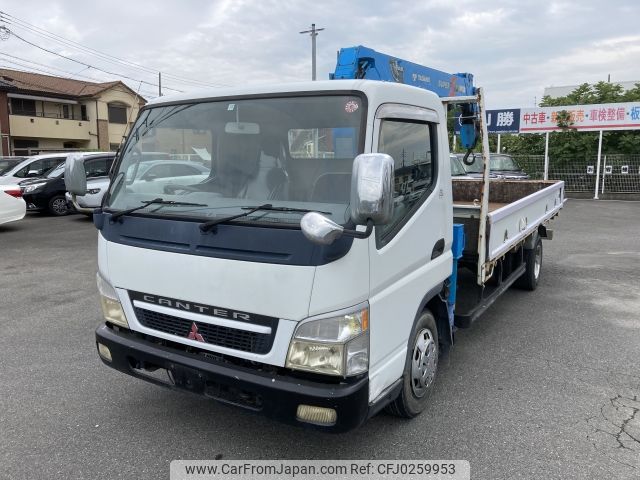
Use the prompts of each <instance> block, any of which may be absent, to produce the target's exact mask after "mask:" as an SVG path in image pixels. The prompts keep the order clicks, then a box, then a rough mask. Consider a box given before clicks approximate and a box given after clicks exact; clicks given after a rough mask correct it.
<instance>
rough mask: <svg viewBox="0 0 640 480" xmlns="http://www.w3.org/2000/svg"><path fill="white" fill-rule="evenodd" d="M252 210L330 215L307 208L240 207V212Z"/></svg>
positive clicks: (269, 205) (329, 213) (268, 205)
mask: <svg viewBox="0 0 640 480" xmlns="http://www.w3.org/2000/svg"><path fill="white" fill-rule="evenodd" d="M254 208H257V209H258V210H269V211H272V212H298V213H309V212H318V213H324V214H325V215H331V212H323V211H321V210H309V209H308V208H291V207H274V206H273V205H271V204H267V205H260V206H259V207H242V209H241V210H253V209H254Z"/></svg>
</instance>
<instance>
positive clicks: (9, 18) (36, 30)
mask: <svg viewBox="0 0 640 480" xmlns="http://www.w3.org/2000/svg"><path fill="white" fill-rule="evenodd" d="M0 20H2V21H4V22H6V23H9V24H12V25H14V26H16V27H19V28H23V29H25V30H27V31H29V32H30V33H33V34H35V35H38V36H40V37H44V38H47V39H49V40H54V41H56V42H58V43H60V44H63V45H65V46H67V47H71V48H75V49H77V50H80V51H83V52H85V53H88V54H90V55H93V56H95V57H99V58H101V59H102V60H104V61H107V62H110V63H112V64H121V65H125V66H127V67H129V68H134V69H137V70H141V71H144V72H146V73H150V74H154V75H155V74H157V73H158V70H157V69H152V68H150V67H146V66H144V65H140V64H138V63H135V62H132V61H129V60H125V59H122V58H118V57H116V56H114V55H110V54H108V53H104V52H101V51H99V50H96V49H94V48H91V47H87V46H85V45H82V44H80V43H78V42H74V41H73V40H69V39H67V38H64V37H61V36H60V35H57V34H55V33H52V32H49V31H47V30H45V29H43V28H40V27H38V26H36V25H33V24H30V23H28V22H26V21H24V20H21V19H19V18H17V17H15V16H13V15H11V14H8V13H6V12H2V11H0ZM161 73H162V75H163V76H164V77H168V78H173V79H175V80H174V81H179V82H181V83H187V84H192V85H195V86H201V87H220V86H229V85H226V84H222V83H208V82H203V81H200V80H193V79H189V78H185V77H181V76H179V75H173V74H170V73H166V72H161Z"/></svg>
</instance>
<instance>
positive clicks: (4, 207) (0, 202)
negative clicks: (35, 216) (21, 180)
mask: <svg viewBox="0 0 640 480" xmlns="http://www.w3.org/2000/svg"><path fill="white" fill-rule="evenodd" d="M26 212H27V204H26V203H25V202H24V200H23V198H22V190H20V187H19V186H18V185H0V224H2V223H7V222H15V221H16V220H20V219H22V218H24V216H25V214H26Z"/></svg>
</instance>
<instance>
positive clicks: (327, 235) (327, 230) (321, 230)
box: [300, 212, 344, 245]
mask: <svg viewBox="0 0 640 480" xmlns="http://www.w3.org/2000/svg"><path fill="white" fill-rule="evenodd" d="M300 228H302V233H303V234H304V236H305V237H307V239H308V240H310V241H312V242H313V243H317V244H319V245H331V244H332V243H333V242H334V241H335V240H337V239H338V238H340V237H341V236H342V234H343V233H344V228H343V227H342V226H340V225H338V224H337V223H336V222H334V221H333V220H329V219H328V218H327V217H325V216H324V215H322V214H321V213H318V212H309V213H307V214H305V215H304V217H302V219H301V220H300Z"/></svg>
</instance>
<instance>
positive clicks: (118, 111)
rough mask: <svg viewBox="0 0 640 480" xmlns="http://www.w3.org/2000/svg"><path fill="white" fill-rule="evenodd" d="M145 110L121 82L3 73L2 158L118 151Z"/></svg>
mask: <svg viewBox="0 0 640 480" xmlns="http://www.w3.org/2000/svg"><path fill="white" fill-rule="evenodd" d="M144 104H145V100H144V98H142V97H140V96H139V95H137V94H136V92H134V91H133V90H132V89H130V88H129V87H127V86H126V85H125V84H124V83H123V82H121V81H115V82H106V83H94V82H85V81H82V80H73V79H69V78H62V77H53V76H49V75H41V74H38V73H31V72H23V71H18V70H8V69H0V133H1V134H2V155H32V154H36V153H40V152H51V151H61V150H100V151H106V150H116V149H117V148H118V145H119V144H120V142H121V141H122V138H123V136H124V135H126V133H127V131H128V127H129V125H131V123H132V122H133V121H134V120H135V118H136V116H137V115H138V110H139V109H140V107H141V106H143V105H144Z"/></svg>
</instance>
